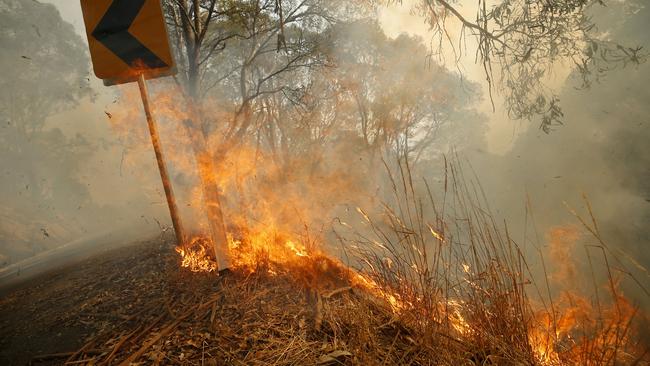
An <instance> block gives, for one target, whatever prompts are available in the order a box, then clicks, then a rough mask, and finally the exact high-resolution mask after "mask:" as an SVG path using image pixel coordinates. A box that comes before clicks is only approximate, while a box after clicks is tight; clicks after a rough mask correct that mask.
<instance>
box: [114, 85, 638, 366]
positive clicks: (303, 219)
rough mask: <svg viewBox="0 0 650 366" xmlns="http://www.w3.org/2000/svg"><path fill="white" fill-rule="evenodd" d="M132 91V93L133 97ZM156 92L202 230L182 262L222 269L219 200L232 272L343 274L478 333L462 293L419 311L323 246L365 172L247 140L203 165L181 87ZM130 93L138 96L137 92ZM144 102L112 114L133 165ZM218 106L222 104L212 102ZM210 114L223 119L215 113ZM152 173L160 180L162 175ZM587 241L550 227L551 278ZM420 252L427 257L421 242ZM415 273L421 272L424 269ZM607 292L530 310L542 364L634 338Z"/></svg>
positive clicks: (626, 315)
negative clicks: (283, 155)
mask: <svg viewBox="0 0 650 366" xmlns="http://www.w3.org/2000/svg"><path fill="white" fill-rule="evenodd" d="M132 92H133V91H128V92H127V94H129V93H132ZM155 98H156V100H155V104H156V110H155V111H154V113H155V114H156V115H157V117H161V118H160V123H161V135H163V136H175V137H176V139H174V140H173V141H164V143H165V148H166V151H168V153H169V154H168V155H169V156H170V157H171V164H172V166H173V169H172V170H175V171H177V172H182V174H183V177H184V178H185V179H186V180H187V182H189V183H188V185H189V186H190V188H189V193H187V194H186V197H184V198H185V203H187V205H183V207H184V208H185V207H190V208H189V209H187V208H186V210H188V211H190V212H189V213H187V212H185V215H186V217H187V216H190V217H191V220H188V222H192V223H196V226H198V227H194V228H192V229H193V231H194V232H201V233H202V234H199V235H197V236H195V237H193V238H192V239H191V240H189V242H188V243H185V244H184V245H180V246H179V247H177V248H176V251H177V252H178V253H179V254H180V257H181V266H183V267H185V268H188V269H189V270H191V271H194V272H215V271H217V270H218V269H219V268H218V264H217V263H216V262H215V261H214V258H213V257H212V250H213V248H214V246H213V243H212V241H211V239H208V238H207V237H208V235H206V233H208V232H209V231H210V230H209V229H210V225H211V224H212V223H214V221H215V220H220V218H219V217H214V216H212V215H211V214H210V212H207V214H208V215H207V219H206V212H205V211H210V208H211V207H213V206H214V205H220V208H221V210H222V211H223V217H224V218H225V220H224V221H226V223H227V225H228V226H227V227H226V228H225V231H226V238H225V240H224V242H218V243H217V244H219V245H218V247H222V248H226V250H227V251H228V253H218V254H219V255H227V256H228V259H229V262H230V268H231V269H233V270H236V271H241V272H244V273H252V272H259V271H264V272H265V273H267V274H269V275H271V276H273V275H276V274H277V273H279V272H280V271H284V270H286V269H291V270H293V271H297V272H300V275H301V276H303V277H305V279H306V281H311V282H310V284H316V285H318V283H319V282H324V281H327V276H332V273H334V274H336V275H337V276H338V275H340V276H346V277H345V280H346V281H347V283H349V284H351V285H352V287H355V288H357V289H360V290H362V291H364V292H365V293H367V294H370V295H371V296H374V297H375V298H377V299H380V300H382V301H384V302H385V304H386V305H387V306H388V307H389V308H390V309H391V310H392V311H393V312H394V313H395V314H415V315H414V318H418V317H420V318H423V317H424V316H426V317H427V318H426V319H427V320H433V321H434V322H435V323H438V324H449V325H450V328H451V329H452V333H453V332H455V335H456V336H458V337H468V338H470V337H472V336H473V335H474V334H475V333H476V329H479V328H480V327H478V326H477V325H476V324H472V321H473V320H471V319H472V317H471V316H469V315H468V314H471V311H469V310H471V309H468V306H470V305H468V304H467V303H465V302H464V301H463V299H462V298H440V299H438V303H437V304H436V305H434V306H433V308H434V310H433V311H431V312H432V313H435V314H429V313H427V314H425V312H424V311H421V309H420V308H421V307H422V305H421V304H422V303H424V302H425V301H424V300H423V299H421V298H418V297H417V296H415V295H412V294H410V293H408V291H403V290H402V289H399V288H397V289H396V288H392V287H390V286H388V285H386V284H384V283H383V282H382V281H380V280H378V279H377V278H375V277H373V276H371V275H369V274H367V273H362V272H358V271H355V270H353V269H350V268H347V267H346V266H345V265H344V264H343V263H341V262H340V261H339V260H337V259H335V258H332V257H330V256H328V255H326V254H325V253H324V252H323V251H322V250H321V249H320V248H319V247H318V245H315V244H314V243H322V242H325V235H324V234H323V230H321V231H320V232H316V233H313V232H310V231H309V230H307V227H310V228H311V227H319V228H320V227H325V226H326V225H327V222H329V220H330V219H329V218H330V217H334V215H331V213H332V212H334V210H335V209H336V207H335V204H333V202H347V201H348V198H350V197H358V196H359V189H361V188H363V187H362V186H361V185H360V184H356V183H358V182H359V181H362V179H363V178H359V177H356V176H349V174H355V173H356V174H360V173H359V172H357V171H354V170H351V171H350V172H346V174H348V175H346V174H343V173H341V172H340V171H338V170H337V169H336V168H332V169H331V170H327V169H325V168H322V167H321V166H319V167H318V169H321V170H317V168H315V165H314V162H313V159H311V157H310V156H308V155H305V156H304V157H302V156H301V157H298V158H295V159H294V160H292V161H290V162H286V165H283V164H278V163H277V161H276V160H275V159H274V157H273V156H272V154H267V153H264V151H260V150H259V149H257V147H256V146H253V145H247V144H246V143H245V142H242V144H241V145H239V146H237V147H236V148H235V149H233V150H231V151H229V152H228V154H225V155H224V156H219V159H214V156H212V155H211V154H207V153H206V154H201V155H200V156H199V157H200V158H199V159H198V161H197V158H196V155H195V152H194V151H192V149H189V148H188V147H187V146H192V144H193V143H194V141H195V140H196V139H194V138H193V136H191V133H190V132H188V129H187V128H186V126H184V123H183V122H182V121H185V120H187V119H192V118H193V116H192V115H191V113H186V112H183V111H182V109H180V110H179V108H178V107H177V106H178V103H177V101H178V100H180V99H179V96H178V95H175V93H174V92H173V91H169V90H168V91H164V92H162V93H160V92H159V93H157V94H156V95H155ZM121 99H122V100H133V99H136V100H137V98H135V97H133V98H128V97H127V98H121ZM135 105H136V107H133V108H126V109H123V110H121V111H114V110H113V111H112V112H113V116H114V117H113V118H112V119H111V123H112V124H113V127H114V128H115V129H116V131H117V132H118V134H120V135H123V136H125V142H126V143H127V144H129V145H130V146H129V152H130V154H129V156H127V157H126V159H125V163H126V164H129V162H130V161H131V160H130V159H129V157H132V158H135V159H137V158H141V157H142V156H146V154H142V152H143V151H145V150H148V149H149V141H148V138H147V135H146V131H144V129H143V127H144V126H140V127H137V125H136V127H134V124H133V123H132V121H134V120H139V119H141V115H140V114H141V113H142V112H141V110H140V107H139V105H138V104H137V103H136V104H135ZM212 109H213V110H214V109H217V110H222V109H223V108H214V106H213V108H212ZM211 113H212V115H214V111H211ZM222 113H223V114H224V115H225V116H223V115H219V116H215V117H214V118H217V119H220V120H224V121H227V120H228V118H227V114H228V113H227V112H222ZM170 122H172V123H170ZM134 130H135V131H136V133H134ZM222 132H223V131H220V130H215V131H214V133H211V134H210V135H209V136H206V137H205V141H203V142H205V146H203V147H202V148H205V151H206V152H213V151H214V150H216V147H218V146H220V143H221V141H220V139H219V136H221V135H222ZM203 142H201V143H203ZM133 145H135V146H133ZM139 147H140V148H139ZM211 159H212V160H215V161H212V160H211ZM341 163H342V164H341ZM133 165H134V166H143V164H133ZM325 165H326V164H325ZM339 165H340V166H348V165H349V164H348V162H347V161H345V160H342V161H341V162H337V161H332V162H331V166H332V167H336V166H339ZM139 170H140V169H138V171H139ZM314 171H316V173H315V174H314V173H313V172H314ZM287 172H291V174H288V173H287ZM151 176H152V177H156V175H155V174H151ZM208 183H209V184H210V185H213V186H215V187H218V189H217V191H218V192H216V193H217V195H218V197H219V198H220V199H221V202H214V201H213V200H212V199H210V198H209V197H206V196H207V195H208V193H210V192H206V190H205V184H208ZM151 185H152V186H153V184H151ZM212 193H215V192H212ZM152 201H153V200H152ZM349 201H353V200H349ZM206 206H207V210H206ZM356 210H357V211H358V213H359V214H360V215H361V216H362V218H363V219H364V220H365V221H366V222H369V221H370V217H369V216H368V213H367V212H366V211H364V210H362V209H361V208H359V207H357V208H356ZM342 224H343V225H347V224H345V223H343V222H342ZM428 231H429V232H430V235H431V236H432V237H433V238H434V239H435V240H436V241H437V242H438V243H439V244H441V245H443V244H444V246H447V247H449V246H451V245H452V244H453V241H452V237H451V235H450V234H449V231H448V230H444V225H443V226H442V227H441V228H438V229H434V227H432V226H428ZM579 238H580V232H579V230H577V229H576V228H575V227H571V226H567V227H560V228H555V229H553V230H552V231H551V232H550V234H549V240H548V241H549V249H550V254H551V257H552V259H553V262H554V263H555V264H556V265H558V267H559V270H557V271H554V272H553V274H551V275H550V279H551V281H552V282H554V283H558V284H562V283H571V282H573V281H574V280H575V278H576V277H578V276H579V275H580V273H581V272H580V270H579V269H578V268H577V266H576V265H575V263H574V262H573V260H572V258H573V254H572V252H571V249H572V246H573V245H574V243H575V242H576V241H577V240H578V239H579ZM373 243H374V244H376V246H377V247H378V248H383V249H386V248H385V246H384V244H383V243H381V242H378V241H373ZM414 249H415V251H416V252H417V253H418V254H419V255H422V253H421V252H420V249H419V248H414ZM386 260H387V265H388V266H391V263H390V259H389V258H387V259H386ZM455 265H456V266H457V267H458V268H457V269H458V271H457V272H458V273H461V274H463V273H464V274H465V275H470V274H472V271H476V270H477V269H475V268H474V265H472V267H470V264H468V263H457V264H455ZM414 271H415V272H420V271H421V270H420V269H418V268H417V267H415V268H414ZM328 272H329V273H328ZM472 275H476V274H472ZM397 286H399V285H397ZM608 290H609V291H610V292H612V295H613V302H612V303H611V304H609V305H607V304H598V305H594V303H593V301H591V300H589V299H588V297H586V296H584V295H582V294H581V293H580V291H578V289H565V291H564V292H563V294H562V296H560V297H558V298H555V299H554V301H553V304H552V305H551V306H548V305H547V308H543V309H537V308H535V309H533V311H531V314H529V315H530V317H529V318H528V319H526V321H527V322H528V323H529V324H526V325H527V327H526V329H528V342H529V344H530V347H531V349H532V351H533V353H534V354H535V357H536V359H537V361H538V362H539V363H541V364H545V365H554V364H560V363H574V364H581V363H582V364H584V363H585V362H583V361H584V359H583V358H581V357H585V356H584V354H586V353H589V352H600V353H601V354H603V355H604V356H603V357H605V358H606V357H610V356H611V352H615V351H612V350H616V349H618V346H619V345H624V344H626V342H627V341H628V340H629V339H630V337H631V334H630V333H631V330H630V328H629V323H630V321H631V319H632V317H633V315H634V310H635V309H634V307H633V306H632V305H631V304H629V302H627V300H625V298H624V297H623V296H622V294H621V293H620V291H619V290H618V289H617V288H615V287H614V286H608Z"/></svg>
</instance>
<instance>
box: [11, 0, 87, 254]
mask: <svg viewBox="0 0 650 366" xmlns="http://www.w3.org/2000/svg"><path fill="white" fill-rule="evenodd" d="M31 19H38V22H37V23H36V22H32V21H31ZM0 23H1V24H2V29H1V30H0V44H2V46H3V52H2V56H0V67H2V69H3V70H5V72H4V73H3V75H2V78H0V146H2V147H1V148H0V149H1V151H2V154H1V155H0V174H1V175H0V176H1V178H0V180H1V182H2V184H0V186H1V190H2V192H1V195H2V197H3V199H2V206H3V207H1V208H2V211H1V212H0V215H2V218H1V219H0V221H1V222H4V223H12V222H14V221H15V220H12V219H11V217H12V216H15V217H20V216H24V217H26V218H28V219H27V220H26V221H24V222H20V221H15V222H14V223H13V224H12V225H13V226H12V227H9V226H4V225H3V227H2V228H0V231H5V230H6V232H0V236H7V237H10V236H12V234H15V233H18V232H20V230H21V229H20V227H21V226H23V227H29V230H28V231H29V232H26V233H25V234H24V235H20V234H18V235H14V236H13V237H12V240H11V242H17V241H20V240H21V239H22V240H25V241H27V242H32V243H37V242H39V240H37V238H41V239H42V238H44V237H45V238H47V236H44V234H43V233H41V232H40V229H41V228H38V227H36V228H35V227H32V226H33V225H36V224H35V223H37V222H39V221H41V220H51V219H53V218H57V216H58V214H57V213H56V211H55V210H54V208H55V207H56V208H57V210H58V211H61V212H76V209H77V206H78V205H82V204H86V203H88V202H89V200H90V196H89V193H88V190H87V187H86V185H85V184H82V183H81V182H80V181H79V179H78V169H79V166H80V164H81V162H82V161H83V159H84V157H85V156H87V154H89V152H90V151H92V149H93V146H92V145H91V144H90V143H89V142H88V141H86V140H85V139H84V138H83V137H82V136H79V135H77V136H75V137H72V138H70V137H67V136H65V135H64V134H63V132H62V131H61V130H59V129H57V128H51V126H46V119H47V117H49V116H51V115H53V114H55V113H57V112H59V111H61V110H64V109H66V108H70V107H72V106H74V105H76V104H77V103H78V101H79V99H80V98H82V97H84V96H87V95H89V87H88V83H87V80H86V78H87V77H88V61H89V60H88V57H87V54H86V51H85V46H84V44H83V41H82V39H81V38H80V37H79V36H78V35H77V34H76V32H75V31H74V29H73V27H72V25H71V24H69V23H66V22H65V21H63V20H62V19H61V17H60V15H59V14H58V12H57V10H56V8H55V7H54V6H53V5H48V4H41V3H39V2H36V1H20V0H5V1H3V2H2V3H0ZM5 210H6V211H5ZM5 215H7V216H6V217H5ZM57 221H62V218H61V217H58V218H57ZM66 229H67V232H65V231H62V232H59V233H58V234H61V235H71V234H76V233H78V232H79V230H80V228H66ZM52 234H54V233H52ZM21 236H22V238H20V237H21ZM3 242H10V241H8V240H7V241H4V240H3ZM32 243H30V244H29V245H32ZM3 249H5V248H3ZM23 254H26V253H23ZM29 254H33V253H29Z"/></svg>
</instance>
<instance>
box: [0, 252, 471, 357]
mask: <svg viewBox="0 0 650 366" xmlns="http://www.w3.org/2000/svg"><path fill="white" fill-rule="evenodd" d="M311 265H312V266H315V267H317V268H309V270H308V271H307V270H306V267H300V268H298V269H296V268H293V269H287V270H286V271H284V270H283V269H281V268H274V269H273V271H272V272H273V274H269V271H268V270H266V269H264V270H262V269H260V270H258V271H256V272H253V273H251V272H247V273H244V272H237V271H235V272H230V273H226V274H224V275H222V276H216V275H215V274H197V273H192V272H190V271H188V270H186V269H183V268H180V266H179V258H178V255H177V254H176V253H175V252H174V250H173V245H172V244H171V242H170V241H169V240H161V239H158V240H151V241H148V242H141V243H138V244H136V245H133V246H129V247H124V248H120V249H116V250H114V251H111V252H108V254H104V255H102V256H101V257H96V258H91V259H88V260H86V261H83V262H81V263H78V264H76V265H72V266H69V267H66V268H62V269H60V270H57V271H54V272H51V273H49V274H47V275H44V276H41V277H38V278H35V279H33V280H31V281H30V282H28V283H26V284H23V285H22V286H21V287H19V288H15V289H13V290H11V291H9V292H6V293H4V294H2V297H1V298H0V364H2V365H30V364H31V365H63V364H66V363H68V364H75V365H91V364H92V365H96V364H111V365H112V364H115V365H119V364H125V365H128V364H138V365H149V364H152V365H156V364H161V365H303V364H306V365H309V364H312V365H313V364H320V365H341V364H346V365H375V364H376V365H381V364H384V365H392V364H413V365H435V364H442V363H445V364H447V363H448V362H449V361H450V359H449V356H451V355H454V357H452V358H454V359H463V358H465V359H469V358H471V357H472V356H471V353H472V351H471V350H468V349H467V348H466V347H462V345H458V344H455V343H454V342H451V343H450V344H448V345H446V346H444V347H443V348H437V347H436V349H433V348H431V347H430V346H427V345H426V344H425V342H423V341H422V340H421V339H420V338H421V337H419V336H416V334H415V332H414V331H413V330H411V329H409V327H408V326H406V325H404V324H406V323H405V322H402V320H401V319H399V318H396V317H395V315H394V314H392V312H391V311H390V310H389V309H388V308H387V307H386V306H383V304H381V303H379V302H377V301H375V300H373V299H372V298H371V297H369V296H366V295H364V294H363V293H361V292H359V291H357V290H355V289H353V288H351V287H348V286H347V285H348V283H346V280H345V278H344V277H345V276H344V274H343V273H341V272H340V268H331V267H328V265H329V264H328V262H327V260H325V259H323V260H322V261H318V260H317V261H315V262H313V263H312V264H311ZM296 271H297V272H296ZM300 271H306V272H308V273H300ZM318 271H321V272H322V273H327V275H326V276H325V277H327V278H325V279H323V280H321V279H319V278H318V277H321V275H314V272H316V273H318ZM315 284H316V285H315ZM441 346H443V345H441ZM441 349H444V350H445V352H441ZM468 352H469V353H468Z"/></svg>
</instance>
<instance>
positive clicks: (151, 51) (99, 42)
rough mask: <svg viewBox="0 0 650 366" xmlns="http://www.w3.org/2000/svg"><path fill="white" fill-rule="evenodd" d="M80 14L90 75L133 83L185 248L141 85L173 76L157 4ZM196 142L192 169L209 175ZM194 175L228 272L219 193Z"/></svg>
mask: <svg viewBox="0 0 650 366" xmlns="http://www.w3.org/2000/svg"><path fill="white" fill-rule="evenodd" d="M81 10H82V13H83V17H84V23H85V25H86V35H87V36H88V46H89V48H90V56H91V59H92V63H93V70H94V72H95V75H96V76H97V77H98V78H100V79H103V80H104V84H105V85H115V84H122V83H129V82H133V81H137V82H138V86H139V87H140V96H141V97H142V104H143V106H144V111H145V114H146V116H147V123H148V124H149V133H150V134H151V142H152V144H153V148H154V151H155V153H156V161H157V162H158V169H159V170H160V178H161V179H162V183H163V187H164V188H165V195H166V197H167V205H168V206H169V213H170V215H171V219H172V223H173V225H174V231H175V232H176V239H177V240H178V245H180V246H184V245H187V242H186V241H185V240H186V239H187V238H186V237H185V232H184V230H183V225H182V223H181V218H180V215H179V212H178V207H177V205H176V200H175V198H174V191H173V189H172V184H171V181H170V180H169V175H168V173H167V167H166V166H165V160H164V155H163V152H162V146H161V143H160V136H159V135H158V128H157V126H156V121H155V119H154V118H153V115H152V112H151V106H150V105H149V95H148V92H147V85H146V82H145V78H146V79H153V78H157V77H161V76H169V75H174V74H175V73H176V65H175V63H174V58H173V57H172V51H171V48H170V47H169V41H168V36H167V29H166V27H165V17H164V14H163V10H162V6H161V0H81ZM199 141H200V142H201V144H200V149H199V150H196V149H197V147H195V152H196V151H199V152H200V153H196V158H197V164H199V165H201V166H202V168H206V169H208V170H210V171H211V170H212V169H214V167H213V166H212V161H211V160H209V158H210V156H209V154H207V153H204V152H205V151H207V147H206V146H205V145H206V144H205V141H204V140H199ZM199 174H200V177H201V181H202V183H203V189H204V193H205V204H206V209H207V212H208V216H209V220H210V234H211V235H210V236H211V237H212V242H213V250H214V253H213V254H214V259H215V260H216V261H217V263H218V264H219V269H225V268H228V267H229V263H228V255H227V252H228V243H227V239H226V234H225V228H224V224H223V216H222V213H221V210H220V204H219V197H218V195H219V190H218V187H216V184H214V183H213V182H211V180H210V179H208V178H206V177H205V176H204V175H205V172H199Z"/></svg>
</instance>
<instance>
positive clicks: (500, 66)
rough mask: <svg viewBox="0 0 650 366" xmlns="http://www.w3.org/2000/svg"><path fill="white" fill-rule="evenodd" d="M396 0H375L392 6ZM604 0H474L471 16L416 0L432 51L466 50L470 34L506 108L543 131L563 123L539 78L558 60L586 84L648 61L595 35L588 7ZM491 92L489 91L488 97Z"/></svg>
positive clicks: (443, 0)
mask: <svg viewBox="0 0 650 366" xmlns="http://www.w3.org/2000/svg"><path fill="white" fill-rule="evenodd" d="M396 2H400V3H401V1H394V0H388V1H380V3H396ZM595 6H605V1H604V0H502V1H499V2H497V3H496V4H495V5H488V4H487V2H486V1H485V0H479V1H478V4H477V7H476V15H475V17H474V19H470V18H468V17H465V16H463V14H462V12H461V10H460V7H459V6H458V5H457V4H455V3H452V2H450V1H447V0H418V1H417V9H418V10H419V11H420V13H421V14H423V15H424V16H425V18H426V20H427V22H428V24H429V26H430V29H431V31H432V32H433V34H434V40H432V42H431V43H432V44H433V45H436V49H434V50H432V51H433V53H434V54H435V53H438V52H439V51H440V49H441V48H442V47H443V46H444V44H447V45H449V46H450V47H451V48H452V50H453V52H454V53H461V52H463V49H464V47H466V45H467V42H466V41H467V39H473V40H475V42H476V45H477V46H476V54H477V59H478V60H479V62H481V64H482V65H483V69H484V71H485V76H486V79H487V82H488V84H489V85H490V93H491V92H492V90H493V87H494V86H497V87H498V89H499V90H504V96H505V99H506V108H507V110H508V113H509V115H510V117H512V118H515V119H521V118H525V119H532V118H534V117H537V116H538V117H540V118H541V124H540V128H541V129H542V130H543V131H544V132H546V133H548V132H550V131H551V129H552V127H553V126H555V125H558V124H561V123H562V117H563V114H562V110H561V108H560V104H559V98H558V97H557V94H556V92H555V91H554V90H552V89H550V88H549V87H548V86H547V85H545V83H544V77H545V75H547V74H548V73H549V72H550V71H551V68H552V67H553V66H554V65H556V63H558V62H571V63H572V64H573V65H574V66H575V67H576V68H577V69H578V71H579V75H580V77H581V79H582V82H583V86H584V87H588V86H589V85H591V83H592V82H593V81H594V80H597V78H598V77H599V76H600V75H602V73H604V72H606V71H608V70H609V69H612V68H616V67H620V66H625V65H627V64H639V63H640V62H643V61H644V60H645V54H643V53H642V48H641V47H626V46H623V45H621V44H619V43H617V42H615V41H610V40H608V39H606V38H604V37H603V36H602V35H599V34H598V28H597V24H596V23H595V22H594V21H593V20H592V17H591V14H590V12H591V10H592V8H593V7H595ZM450 20H455V21H456V22H459V23H460V25H461V28H462V29H461V32H460V36H459V39H458V40H457V42H458V43H457V45H458V46H457V47H456V40H453V39H452V38H451V36H450V34H449V32H448V25H449V21H450ZM490 95H491V94H490Z"/></svg>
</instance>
